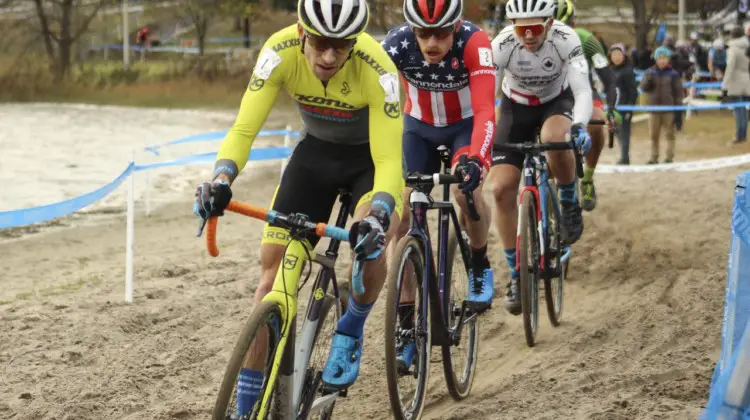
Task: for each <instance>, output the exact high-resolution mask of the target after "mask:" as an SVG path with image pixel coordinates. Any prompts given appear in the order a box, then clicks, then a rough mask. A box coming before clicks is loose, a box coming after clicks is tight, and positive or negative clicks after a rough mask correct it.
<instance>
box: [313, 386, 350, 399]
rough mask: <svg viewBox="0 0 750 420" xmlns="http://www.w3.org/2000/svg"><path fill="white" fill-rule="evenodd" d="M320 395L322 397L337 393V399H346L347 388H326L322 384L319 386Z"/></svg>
mask: <svg viewBox="0 0 750 420" xmlns="http://www.w3.org/2000/svg"><path fill="white" fill-rule="evenodd" d="M320 393H321V394H322V395H331V394H335V393H338V394H339V397H341V398H346V396H347V395H348V394H349V388H344V389H338V388H334V387H332V386H326V385H325V384H322V385H321V386H320Z"/></svg>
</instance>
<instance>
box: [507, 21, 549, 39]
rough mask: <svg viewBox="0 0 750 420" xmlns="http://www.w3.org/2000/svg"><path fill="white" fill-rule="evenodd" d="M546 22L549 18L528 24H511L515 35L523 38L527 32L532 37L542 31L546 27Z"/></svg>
mask: <svg viewBox="0 0 750 420" xmlns="http://www.w3.org/2000/svg"><path fill="white" fill-rule="evenodd" d="M548 22H549V20H545V21H544V22H542V23H532V24H530V25H519V24H515V25H513V30H514V31H515V33H516V36H518V37H519V38H524V37H526V35H527V34H530V35H531V36H532V37H536V36H539V35H541V34H543V33H544V30H545V29H546V28H547V23H548Z"/></svg>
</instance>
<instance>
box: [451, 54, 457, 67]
mask: <svg viewBox="0 0 750 420" xmlns="http://www.w3.org/2000/svg"><path fill="white" fill-rule="evenodd" d="M451 68H452V69H453V70H456V69H457V68H458V58H456V57H453V60H451Z"/></svg>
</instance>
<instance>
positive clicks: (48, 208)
mask: <svg viewBox="0 0 750 420" xmlns="http://www.w3.org/2000/svg"><path fill="white" fill-rule="evenodd" d="M291 153H292V150H291V149H287V148H285V147H259V148H257V149H252V151H251V152H250V158H249V159H248V161H262V160H275V159H285V158H288V157H289V156H290V155H291ZM215 160H216V153H215V152H212V153H202V154H198V155H191V156H184V157H181V158H177V159H172V160H168V161H164V162H155V163H148V164H144V165H135V164H134V163H130V164H129V165H128V167H127V168H126V169H125V170H124V171H123V172H122V173H121V174H120V175H119V176H118V177H117V178H115V179H114V180H113V181H111V182H110V183H108V184H107V185H104V186H103V187H100V188H98V189H97V190H95V191H92V192H90V193H88V194H84V195H81V196H78V197H74V198H71V199H68V200H64V201H60V202H58V203H53V204H47V205H44V206H39V207H31V208H27V209H19V210H10V211H4V212H0V229H6V228H10V227H16V226H24V225H30V224H34V223H40V222H46V221H48V220H52V219H56V218H58V217H62V216H65V215H67V214H70V213H73V212H76V211H78V210H80V209H82V208H84V207H87V206H90V205H92V204H94V203H96V202H97V201H99V200H101V199H102V198H104V197H106V196H107V195H109V194H111V193H112V191H114V190H115V189H116V188H117V187H118V186H119V185H120V184H122V182H123V181H124V180H125V178H127V177H128V176H129V175H131V174H132V173H133V172H138V171H145V170H148V169H156V168H164V167H168V166H178V165H187V164H193V163H198V162H214V161H215Z"/></svg>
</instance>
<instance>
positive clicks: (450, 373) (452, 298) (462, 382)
mask: <svg viewBox="0 0 750 420" xmlns="http://www.w3.org/2000/svg"><path fill="white" fill-rule="evenodd" d="M459 234H461V235H462V236H465V235H466V233H465V232H464V231H461V232H459ZM466 239H468V238H466ZM466 243H468V240H467V241H466ZM447 257H448V259H447V261H448V267H447V273H446V277H447V278H448V279H449V281H450V287H449V288H446V290H445V293H447V294H448V299H447V300H448V307H447V308H445V310H446V311H448V329H449V331H451V332H452V331H455V330H456V329H457V328H458V326H459V322H461V323H462V324H463V325H462V326H461V336H460V337H459V338H458V340H459V341H458V342H457V343H455V344H453V343H448V344H445V345H443V346H442V352H443V374H444V375H445V384H446V386H447V387H448V392H449V393H450V394H451V397H453V399H454V400H456V401H460V400H462V399H464V398H466V396H468V395H469V392H471V384H472V382H474V372H475V370H476V367H477V354H478V351H479V326H478V325H477V324H478V320H479V318H478V317H477V315H476V314H473V313H471V312H469V311H468V309H463V306H464V305H463V302H464V301H465V300H466V298H467V295H468V292H469V268H468V267H467V266H466V265H465V264H464V260H463V257H462V254H461V250H460V249H459V248H458V237H457V236H456V232H455V231H453V230H452V231H451V233H450V235H449V237H448V255H447ZM462 311H466V312H467V313H466V314H465V315H464V319H463V320H461V313H462Z"/></svg>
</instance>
